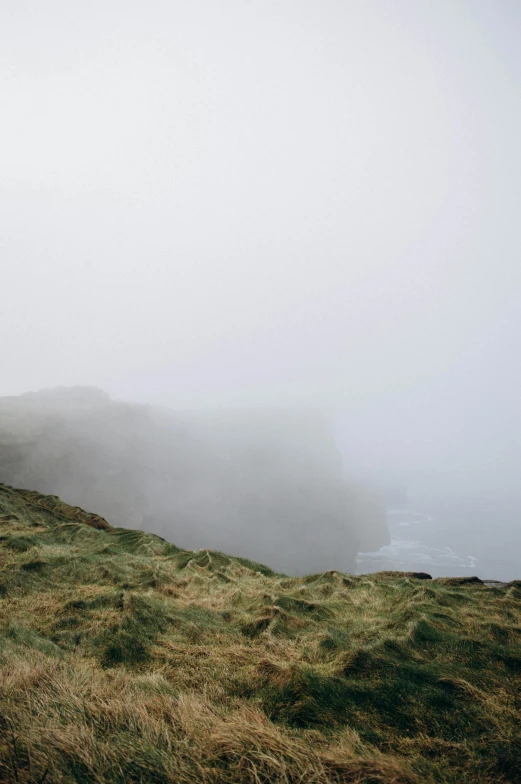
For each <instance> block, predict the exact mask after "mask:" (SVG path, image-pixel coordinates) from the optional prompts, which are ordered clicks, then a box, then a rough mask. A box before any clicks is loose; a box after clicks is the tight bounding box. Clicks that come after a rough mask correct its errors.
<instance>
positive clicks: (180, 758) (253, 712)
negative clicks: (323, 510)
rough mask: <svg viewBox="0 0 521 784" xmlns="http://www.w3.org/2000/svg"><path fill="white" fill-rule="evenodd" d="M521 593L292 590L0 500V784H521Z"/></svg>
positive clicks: (204, 554)
mask: <svg viewBox="0 0 521 784" xmlns="http://www.w3.org/2000/svg"><path fill="white" fill-rule="evenodd" d="M520 642H521V585H520V584H519V583H513V584H510V585H508V586H505V587H486V586H485V585H483V584H482V583H480V582H479V581H478V582H462V581H458V580H456V579H450V580H442V579H440V580H429V579H425V575H419V574H418V575H414V574H403V573H380V574H376V575H364V576H361V577H353V576H351V575H345V574H340V573H338V572H327V573H324V574H317V575H309V576H308V577H303V578H296V577H287V576H285V575H281V574H276V573H275V572H273V571H272V570H270V569H269V568H268V567H264V566H262V565H259V564H256V563H253V562H251V561H247V560H244V559H241V558H234V557H231V556H225V555H223V554H222V553H216V552H212V551H209V550H203V551H199V552H187V551H183V550H180V549H179V548H177V547H175V546H174V545H172V544H170V543H168V542H166V541H164V540H162V539H161V538H160V537H157V536H154V535H151V534H145V533H142V532H140V531H130V530H124V529H117V528H112V527H111V526H109V525H108V523H106V522H105V521H104V520H102V519H101V518H99V517H97V516H96V515H89V514H87V513H85V512H82V510H78V509H74V508H71V507H68V506H67V505H66V504H63V503H62V502H61V501H60V500H59V499H56V498H48V497H44V496H39V495H38V494H37V493H29V492H27V491H17V490H13V489H12V488H8V487H6V486H3V485H0V782H17V784H36V783H37V782H44V781H45V782H47V783H49V782H121V784H123V782H172V783H174V782H175V783H176V784H183V783H184V782H187V783H188V782H193V784H195V783H196V782H197V784H200V783H201V784H236V783H237V782H247V783H248V784H250V783H251V784H272V782H273V783H274V784H297V782H298V783H299V784H304V782H305V783H306V784H308V783H309V784H326V783H331V784H333V783H336V784H341V783H342V784H364V783H367V784H370V783H371V782H372V783H375V782H379V783H380V784H420V782H421V783H422V784H423V783H424V782H427V783H429V782H432V783H433V784H434V782H447V784H466V783H467V784H470V783H471V782H472V784H479V783H480V782H482V783H483V784H501V782H505V783H506V782H521V731H520V729H519V728H520V727H521V697H520V694H521V690H520V686H521V648H520Z"/></svg>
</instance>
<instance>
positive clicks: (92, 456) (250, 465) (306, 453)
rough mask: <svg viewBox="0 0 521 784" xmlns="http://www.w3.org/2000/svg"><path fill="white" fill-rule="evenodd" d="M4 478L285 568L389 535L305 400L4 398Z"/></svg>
mask: <svg viewBox="0 0 521 784" xmlns="http://www.w3.org/2000/svg"><path fill="white" fill-rule="evenodd" d="M0 481H2V482H4V483H6V484H9V485H12V486H18V487H33V488H35V489H36V490H39V491H40V492H43V493H51V494H56V495H59V496H60V497H61V498H63V499H64V500H65V501H67V502H68V503H71V504H74V505H79V506H84V507H87V508H91V509H96V510H97V511H98V512H99V514H101V515H102V516H103V517H105V518H106V519H108V520H109V521H110V522H111V523H112V524H114V525H121V526H126V527H133V528H144V529H145V530H149V531H153V532H155V533H159V534H161V535H162V536H164V537H166V538H168V539H170V540H171V541H174V542H175V543H176V544H177V545H179V546H181V547H184V548H200V547H210V548H214V549H219V550H226V551H229V552H234V553H236V554H238V555H243V556H245V557H250V558H254V559H255V560H257V561H264V562H267V563H268V564H269V565H270V566H272V567H273V568H275V569H279V570H281V571H287V572H290V573H303V572H309V571H320V570H324V569H332V568H336V569H340V570H343V571H351V570H353V569H354V565H355V558H356V553H357V551H359V550H368V549H375V548H377V547H379V546H381V545H382V544H385V543H386V541H387V538H388V534H387V528H386V524H385V517H384V513H383V509H382V508H381V506H380V505H379V504H378V501H377V500H376V499H374V498H373V497H370V496H369V495H368V494H367V493H365V492H364V491H362V490H361V489H360V488H356V487H352V486H350V487H347V486H346V485H345V483H344V482H343V480H342V475H341V465H340V459H339V456H338V453H337V451H336V448H335V445H334V442H333V439H332V437H331V435H330V434H329V432H328V429H327V426H326V424H325V422H324V421H323V420H322V419H321V418H320V417H318V416H317V415H315V414H314V413H312V412H309V411H306V412H303V411H300V412H298V413H294V412H293V413H291V412H287V411H270V412H248V413H246V412H228V413H223V412H221V413H219V414H180V413H176V412H172V411H168V410H163V409H158V408H152V407H146V406H139V405H132V404H126V403H120V402H114V401H111V400H110V399H109V398H108V397H107V396H106V395H105V394H104V393H101V392H99V391H98V390H90V389H82V388H80V389H75V390H72V391H71V390H63V389H59V390H55V391H54V390H53V391H46V392H43V393H36V394H31V395H23V396H20V397H19V398H0Z"/></svg>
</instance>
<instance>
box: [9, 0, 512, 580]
mask: <svg viewBox="0 0 521 784" xmlns="http://www.w3.org/2000/svg"><path fill="white" fill-rule="evenodd" d="M0 15H1V24H0V52H1V55H0V84H1V87H0V95H1V111H2V122H1V123H0V168H1V172H2V176H1V178H0V209H1V214H2V231H1V232H0V245H1V257H0V258H1V273H2V277H1V282H2V293H3V297H2V308H1V309H0V329H1V334H2V336H3V338H4V339H3V342H2V362H1V364H0V396H1V395H5V396H14V395H19V394H22V393H24V392H26V391H28V390H38V389H41V388H46V387H55V386H74V385H93V386H96V387H99V388H101V389H104V390H107V392H108V393H109V394H110V395H111V396H112V397H113V398H114V399H117V400H127V401H135V402H137V403H142V404H144V403H147V404H151V405H156V406H162V407H167V408H169V409H171V410H174V411H188V410H189V411H199V412H203V411H206V410H212V411H216V410H217V411H222V412H224V411H230V410H233V411H239V410H243V411H253V410H254V411H256V412H259V411H263V410H268V409H269V410H271V409H272V408H273V407H274V406H275V407H282V408H283V409H284V410H286V411H291V410H294V409H295V410H296V409H297V408H298V409H299V410H301V408H302V407H307V408H312V409H313V410H319V411H320V412H321V415H323V416H324V417H325V418H326V419H327V420H328V421H329V422H330V423H331V428H332V433H333V435H334V438H335V439H336V444H337V447H338V449H339V450H340V453H341V455H342V458H343V471H344V475H345V476H346V477H348V478H349V479H350V480H353V481H357V482H364V483H367V482H369V483H371V484H372V485H373V486H377V487H379V488H381V490H382V492H383V494H384V496H385V497H386V499H387V503H388V507H389V509H390V510H391V511H392V509H393V507H395V506H396V505H398V506H399V507H407V509H408V510H409V511H411V510H413V511H415V512H418V513H421V514H425V515H428V516H429V518H432V524H431V523H429V525H430V528H429V531H428V532H425V531H423V532H422V534H421V536H420V535H419V534H418V535H417V537H416V538H419V540H420V539H421V543H422V547H423V546H427V545H428V546H433V547H434V546H435V547H436V548H442V547H445V546H450V547H453V548H454V550H455V551H456V552H457V553H458V554H460V555H461V554H463V555H462V557H463V556H464V557H467V555H469V554H470V555H472V556H473V557H477V558H478V564H479V558H480V557H482V558H483V557H485V555H486V552H485V551H486V550H487V549H489V548H490V541H491V539H490V536H489V535H488V534H489V533H490V532H496V533H492V534H491V536H492V538H493V539H494V547H495V548H496V550H495V552H496V551H497V552H496V554H495V555H494V559H495V560H493V562H490V564H489V565H487V568H490V569H492V568H494V569H495V570H496V573H497V574H498V575H499V571H501V570H503V571H501V574H506V573H507V572H508V575H510V574H512V576H519V574H513V572H514V571H515V569H516V562H515V559H514V560H512V559H513V556H512V554H511V553H512V550H513V547H514V545H515V546H518V544H519V537H520V530H521V523H520V520H521V513H518V510H520V509H521V492H520V482H519V468H520V465H521V424H520V417H519V402H518V401H519V400H520V399H521V370H520V364H519V359H518V358H519V356H520V349H521V346H520V340H521V307H520V305H521V301H520V300H521V280H520V278H521V264H520V262H519V258H520V255H519V252H520V249H521V221H520V220H519V205H520V204H521V148H520V145H519V138H521V100H520V98H521V96H520V89H521V50H520V49H519V45H518V44H519V35H520V31H521V7H520V6H519V3H518V2H515V0H503V2H502V3H494V2H492V0H490V1H489V0H483V1H481V0H480V1H479V2H475V0H446V1H445V0H440V2H437V3H432V2H424V1H423V0H414V1H413V0H407V1H405V0H398V1H397V2H394V3H392V4H390V3H388V2H385V1H384V0H366V1H364V2H354V1H353V2H350V1H349V0H347V1H346V0H344V2H340V1H339V0H338V1H336V0H325V1H322V2H318V0H316V1H313V2H312V1H311V0H300V2H298V3H297V2H293V1H290V0H280V1H279V2H268V1H267V0H265V1H263V2H260V0H259V1H256V0H253V1H252V2H248V3H245V2H239V0H236V1H233V2H232V1H231V0H222V2H219V3H212V2H210V0H192V2H190V3H181V2H166V1H165V2H162V1H159V0H149V2H147V3H146V4H145V3H144V2H126V3H123V2H122V1H121V0H103V2H98V1H97V0H93V2H90V3H88V4H77V3H66V2H58V1H57V0H48V2H46V3H37V2H35V0H29V2H27V3H24V4H20V3H15V2H14V0H4V2H3V3H2V9H1V11H0ZM397 488H401V489H400V490H399V491H398V490H397ZM472 510H479V511H478V512H475V513H474V512H472ZM498 515H499V517H498ZM392 519H393V518H391V520H392ZM400 522H401V523H402V522H403V523H405V522H407V520H401V521H400ZM409 522H410V521H409ZM416 522H417V521H416ZM415 530H419V528H418V527H417V528H416V529H415ZM498 531H499V534H498V533H497V532H498ZM487 532H488V533H487ZM415 536H416V534H415ZM422 537H424V538H423V539H422ZM440 537H441V538H440ZM391 539H394V535H393V532H392V531H391ZM413 539H414V537H413ZM407 541H409V540H407ZM411 541H412V540H411ZM409 543H410V542H409ZM454 543H456V544H454ZM476 547H478V549H479V548H481V551H482V553H483V555H482V556H476V553H475V552H474V551H473V548H476ZM418 552H419V551H418V549H416V550H414V553H415V555H414V559H416V560H415V564H416V563H418V558H419V557H420V556H419V555H418ZM503 555H505V557H506V556H507V555H508V557H509V558H510V561H509V564H508V565H504V566H501V565H500V563H499V562H500V560H501V558H502V557H503ZM429 557H430V556H429ZM393 558H395V556H393ZM398 560H400V558H398ZM396 562H397V561H396V558H395V560H394V561H393V564H395V563H396ZM400 563H401V561H400ZM459 566H461V564H459ZM459 566H458V564H457V563H456V564H455V568H456V567H458V568H459ZM440 568H441V567H440ZM444 568H445V567H444ZM447 568H448V567H447ZM465 568H467V566H465ZM469 568H470V566H469ZM484 568H485V566H483V569H484ZM480 569H481V567H480ZM485 576H491V575H485ZM492 576H496V575H495V574H494V575H492Z"/></svg>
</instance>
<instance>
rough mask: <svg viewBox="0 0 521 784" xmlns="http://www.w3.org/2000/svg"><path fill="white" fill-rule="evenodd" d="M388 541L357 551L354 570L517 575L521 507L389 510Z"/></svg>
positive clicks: (520, 561)
mask: <svg viewBox="0 0 521 784" xmlns="http://www.w3.org/2000/svg"><path fill="white" fill-rule="evenodd" d="M387 524H388V527H389V535H390V539H391V541H390V544H388V545H385V546H384V547H381V548H380V549H379V550H377V551H375V552H371V553H359V555H358V558H357V573H358V574H365V573H370V572H379V571H384V570H397V571H422V572H427V573H428V574H430V575H431V576H432V577H455V576H465V575H467V576H473V575H476V576H477V577H480V578H481V579H482V580H498V581H503V582H508V581H510V580H515V579H521V508H516V507H508V506H506V507H505V506H503V507H502V506H500V505H495V506H491V507H489V508H480V507H475V506H473V505H472V504H469V505H468V506H461V505H460V506H457V507H453V508H451V507H450V506H449V507H447V506H441V507H440V508H437V509H435V510H433V509H429V510H428V511H425V510H421V509H420V510H413V509H407V508H406V509H389V510H388V512H387Z"/></svg>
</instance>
